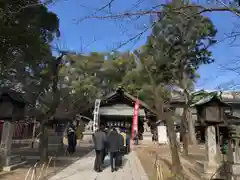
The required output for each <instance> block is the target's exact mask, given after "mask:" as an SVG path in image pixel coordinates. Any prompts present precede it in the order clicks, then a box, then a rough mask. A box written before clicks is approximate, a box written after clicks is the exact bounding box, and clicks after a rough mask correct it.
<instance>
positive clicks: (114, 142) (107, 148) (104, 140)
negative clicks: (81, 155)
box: [93, 125, 130, 172]
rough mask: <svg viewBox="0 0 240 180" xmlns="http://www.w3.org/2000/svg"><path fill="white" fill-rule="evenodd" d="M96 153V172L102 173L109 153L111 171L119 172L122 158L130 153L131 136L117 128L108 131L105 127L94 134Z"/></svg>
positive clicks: (101, 127)
mask: <svg viewBox="0 0 240 180" xmlns="http://www.w3.org/2000/svg"><path fill="white" fill-rule="evenodd" d="M93 142H94V147H95V151H96V158H95V163H94V170H95V171H97V172H102V170H103V164H104V159H105V157H106V156H107V154H108V153H109V155H110V164H111V171H112V172H114V171H117V170H118V169H119V168H120V167H121V166H122V158H123V156H124V155H125V154H127V153H129V152H130V134H129V133H128V132H127V131H126V130H125V129H121V130H118V129H117V128H115V127H114V128H112V129H108V128H105V127H104V126H103V125H101V126H100V128H99V129H98V130H97V131H96V132H95V133H94V134H93Z"/></svg>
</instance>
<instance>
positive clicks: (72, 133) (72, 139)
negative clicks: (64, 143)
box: [67, 124, 77, 154]
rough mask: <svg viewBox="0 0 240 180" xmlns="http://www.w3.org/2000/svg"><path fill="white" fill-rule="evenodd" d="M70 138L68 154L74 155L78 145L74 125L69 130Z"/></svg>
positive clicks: (68, 135)
mask: <svg viewBox="0 0 240 180" xmlns="http://www.w3.org/2000/svg"><path fill="white" fill-rule="evenodd" d="M67 137H68V153H69V154H73V153H74V152H75V149H76V145H77V138H76V130H75V127H74V125H73V124H71V125H70V126H69V127H68V129H67Z"/></svg>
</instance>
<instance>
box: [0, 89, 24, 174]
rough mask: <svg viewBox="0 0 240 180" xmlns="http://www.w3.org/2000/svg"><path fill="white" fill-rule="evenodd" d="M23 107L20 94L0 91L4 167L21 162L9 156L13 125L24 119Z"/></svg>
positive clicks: (1, 150)
mask: <svg viewBox="0 0 240 180" xmlns="http://www.w3.org/2000/svg"><path fill="white" fill-rule="evenodd" d="M25 105H26V103H25V100H24V99H23V96H22V93H19V92H16V91H13V90H10V89H1V90H0V119H1V120H3V121H4V124H3V128H2V135H1V145H0V153H1V158H2V160H3V165H4V166H11V165H13V164H17V163H20V161H21V159H20V158H18V157H17V156H13V155H11V146H12V136H13V132H14V124H15V122H16V121H17V120H22V119H24V109H25ZM3 169H4V168H3Z"/></svg>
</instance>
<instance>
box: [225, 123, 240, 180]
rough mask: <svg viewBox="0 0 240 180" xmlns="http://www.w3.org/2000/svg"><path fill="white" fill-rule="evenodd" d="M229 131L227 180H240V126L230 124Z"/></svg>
mask: <svg viewBox="0 0 240 180" xmlns="http://www.w3.org/2000/svg"><path fill="white" fill-rule="evenodd" d="M228 129H229V141H228V154H227V169H226V170H227V171H228V173H227V174H228V176H227V180H232V179H236V180H240V149H239V143H240V126H239V125H233V124H231V123H230V124H229V125H228Z"/></svg>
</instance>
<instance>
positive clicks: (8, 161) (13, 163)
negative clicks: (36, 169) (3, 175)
mask: <svg viewBox="0 0 240 180" xmlns="http://www.w3.org/2000/svg"><path fill="white" fill-rule="evenodd" d="M2 161H3V171H12V170H14V169H16V168H18V167H21V166H22V165H24V164H26V163H27V161H24V160H23V158H22V157H21V156H19V155H9V156H7V157H2Z"/></svg>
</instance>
